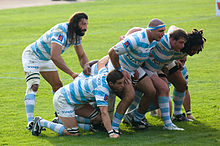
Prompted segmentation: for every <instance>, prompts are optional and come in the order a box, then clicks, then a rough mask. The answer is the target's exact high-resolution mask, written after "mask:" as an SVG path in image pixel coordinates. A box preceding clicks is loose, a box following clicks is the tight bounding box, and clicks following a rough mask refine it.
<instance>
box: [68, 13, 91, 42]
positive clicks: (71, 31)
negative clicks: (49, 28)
mask: <svg viewBox="0 0 220 146" xmlns="http://www.w3.org/2000/svg"><path fill="white" fill-rule="evenodd" d="M83 18H85V19H87V20H88V16H87V15H86V14H85V13H83V12H76V13H74V14H73V15H72V16H71V17H70V19H69V21H68V22H69V24H68V38H69V41H70V43H71V44H72V43H73V42H74V38H76V39H77V37H76V36H75V35H76V31H77V29H79V26H78V25H79V22H80V21H81V19H83ZM76 41H77V40H76Z"/></svg>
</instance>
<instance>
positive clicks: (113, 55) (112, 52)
mask: <svg viewBox="0 0 220 146" xmlns="http://www.w3.org/2000/svg"><path fill="white" fill-rule="evenodd" d="M108 55H109V57H110V58H114V57H115V56H117V54H116V53H115V50H114V49H113V48H111V49H110V50H109V51H108Z"/></svg>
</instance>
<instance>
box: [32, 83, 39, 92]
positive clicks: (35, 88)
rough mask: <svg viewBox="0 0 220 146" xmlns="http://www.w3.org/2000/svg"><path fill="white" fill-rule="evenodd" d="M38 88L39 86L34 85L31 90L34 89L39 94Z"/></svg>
mask: <svg viewBox="0 0 220 146" xmlns="http://www.w3.org/2000/svg"><path fill="white" fill-rule="evenodd" d="M38 87H39V85H38V84H34V85H32V86H31V89H32V90H33V91H34V92H37V90H38Z"/></svg>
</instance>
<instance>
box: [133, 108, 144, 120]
mask: <svg viewBox="0 0 220 146" xmlns="http://www.w3.org/2000/svg"><path fill="white" fill-rule="evenodd" d="M135 114H136V116H137V117H139V118H142V117H144V114H141V113H139V112H138V111H137V110H135Z"/></svg>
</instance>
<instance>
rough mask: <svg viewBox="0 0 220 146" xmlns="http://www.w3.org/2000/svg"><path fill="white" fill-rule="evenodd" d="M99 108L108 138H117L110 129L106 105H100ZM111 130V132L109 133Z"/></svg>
mask: <svg viewBox="0 0 220 146" xmlns="http://www.w3.org/2000/svg"><path fill="white" fill-rule="evenodd" d="M99 109H100V111H101V118H102V122H103V124H104V126H105V129H106V130H107V131H108V133H109V137H110V138H118V137H119V135H118V134H115V133H114V132H113V129H112V125H111V119H110V117H109V114H108V106H100V107H99ZM111 132H113V133H111Z"/></svg>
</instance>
